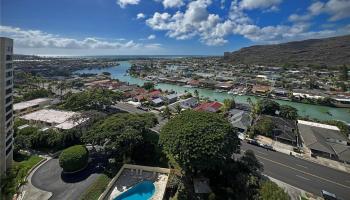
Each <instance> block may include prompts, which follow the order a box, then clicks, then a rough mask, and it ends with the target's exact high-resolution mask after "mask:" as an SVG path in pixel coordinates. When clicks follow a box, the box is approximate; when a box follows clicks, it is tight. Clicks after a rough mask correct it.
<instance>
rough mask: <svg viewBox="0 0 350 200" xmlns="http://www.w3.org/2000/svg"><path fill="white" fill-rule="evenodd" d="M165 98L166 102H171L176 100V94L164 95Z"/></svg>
mask: <svg viewBox="0 0 350 200" xmlns="http://www.w3.org/2000/svg"><path fill="white" fill-rule="evenodd" d="M165 99H166V100H167V103H168V104H172V103H174V102H176V101H177V99H178V95H177V94H169V95H166V96H165Z"/></svg>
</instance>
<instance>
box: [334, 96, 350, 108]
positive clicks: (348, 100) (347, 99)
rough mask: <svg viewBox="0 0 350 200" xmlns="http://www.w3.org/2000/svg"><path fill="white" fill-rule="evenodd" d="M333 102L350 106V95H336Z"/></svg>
mask: <svg viewBox="0 0 350 200" xmlns="http://www.w3.org/2000/svg"><path fill="white" fill-rule="evenodd" d="M333 104H334V105H335V106H336V107H340V108H350V97H335V98H333Z"/></svg>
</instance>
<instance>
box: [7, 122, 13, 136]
mask: <svg viewBox="0 0 350 200" xmlns="http://www.w3.org/2000/svg"><path fill="white" fill-rule="evenodd" d="M11 125H12V121H9V122H8V123H7V124H6V128H9V127H10V126H11ZM9 134H11V130H9V131H8V132H7V136H8V135H9Z"/></svg>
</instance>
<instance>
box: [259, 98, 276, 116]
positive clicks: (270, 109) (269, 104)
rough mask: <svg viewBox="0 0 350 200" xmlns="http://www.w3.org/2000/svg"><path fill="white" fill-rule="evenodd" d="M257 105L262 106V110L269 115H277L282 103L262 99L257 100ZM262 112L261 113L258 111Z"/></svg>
mask: <svg viewBox="0 0 350 200" xmlns="http://www.w3.org/2000/svg"><path fill="white" fill-rule="evenodd" d="M257 106H259V107H260V112H261V113H262V114H267V115H275V114H276V111H279V109H280V105H279V104H278V103H277V102H275V101H273V100H270V99H260V100H259V101H258V102H257ZM258 114H260V113H258Z"/></svg>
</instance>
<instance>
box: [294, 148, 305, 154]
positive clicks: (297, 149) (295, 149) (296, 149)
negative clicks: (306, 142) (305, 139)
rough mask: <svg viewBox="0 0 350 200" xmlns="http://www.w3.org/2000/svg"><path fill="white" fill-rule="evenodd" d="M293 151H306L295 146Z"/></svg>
mask: <svg viewBox="0 0 350 200" xmlns="http://www.w3.org/2000/svg"><path fill="white" fill-rule="evenodd" d="M293 151H294V152H296V153H304V151H303V149H301V148H300V147H293Z"/></svg>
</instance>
